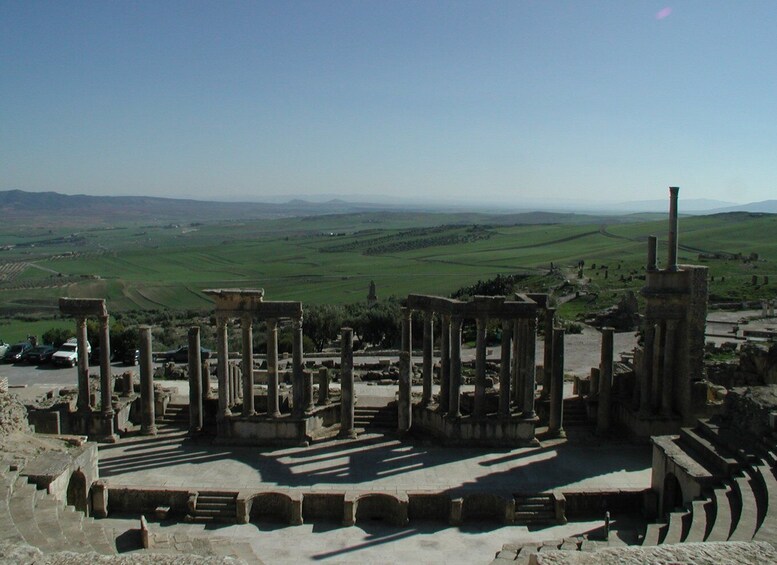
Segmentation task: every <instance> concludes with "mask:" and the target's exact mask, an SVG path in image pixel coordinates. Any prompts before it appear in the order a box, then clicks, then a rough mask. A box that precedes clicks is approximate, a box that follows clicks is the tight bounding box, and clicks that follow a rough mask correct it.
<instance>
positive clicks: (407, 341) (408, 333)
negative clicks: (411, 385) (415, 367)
mask: <svg viewBox="0 0 777 565" xmlns="http://www.w3.org/2000/svg"><path fill="white" fill-rule="evenodd" d="M400 311H401V312H402V345H401V350H402V351H407V352H408V353H410V364H411V365H410V367H411V370H412V363H413V324H412V321H413V311H412V310H411V309H410V308H404V307H402V308H400Z"/></svg>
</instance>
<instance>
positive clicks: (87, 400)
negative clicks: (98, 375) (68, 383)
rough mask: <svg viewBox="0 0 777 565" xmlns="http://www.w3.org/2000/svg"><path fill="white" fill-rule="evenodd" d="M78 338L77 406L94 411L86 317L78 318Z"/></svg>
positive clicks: (87, 410) (79, 409)
mask: <svg viewBox="0 0 777 565" xmlns="http://www.w3.org/2000/svg"><path fill="white" fill-rule="evenodd" d="M76 340H77V342H78V344H77V346H76V347H77V349H76V355H77V356H78V358H77V363H78V401H77V403H76V407H77V409H78V411H79V412H82V413H87V412H91V411H92V405H91V396H92V391H91V390H90V388H89V352H88V351H87V348H86V343H87V337H86V318H78V319H77V320H76Z"/></svg>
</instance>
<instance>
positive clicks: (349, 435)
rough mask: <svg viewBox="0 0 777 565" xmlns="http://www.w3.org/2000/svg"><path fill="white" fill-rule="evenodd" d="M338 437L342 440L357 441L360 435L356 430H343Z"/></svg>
mask: <svg viewBox="0 0 777 565" xmlns="http://www.w3.org/2000/svg"><path fill="white" fill-rule="evenodd" d="M337 437H338V438H340V439H356V438H357V437H359V435H358V434H357V433H356V430H341V431H340V433H339V434H337Z"/></svg>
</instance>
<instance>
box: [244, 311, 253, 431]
mask: <svg viewBox="0 0 777 565" xmlns="http://www.w3.org/2000/svg"><path fill="white" fill-rule="evenodd" d="M253 323H254V320H253V317H251V316H243V319H242V323H241V329H242V331H243V416H253V415H254V414H256V409H255V407H254V331H253Z"/></svg>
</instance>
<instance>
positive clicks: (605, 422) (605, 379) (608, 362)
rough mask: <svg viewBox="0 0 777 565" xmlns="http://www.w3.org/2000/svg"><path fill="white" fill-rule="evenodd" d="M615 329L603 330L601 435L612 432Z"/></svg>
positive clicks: (597, 420)
mask: <svg viewBox="0 0 777 565" xmlns="http://www.w3.org/2000/svg"><path fill="white" fill-rule="evenodd" d="M614 331H615V330H614V329H613V328H602V358H601V362H600V363H599V405H598V406H597V414H596V431H597V432H598V433H600V434H604V433H607V432H608V431H609V430H610V410H611V408H612V407H611V405H612V402H611V392H612V353H613V332H614Z"/></svg>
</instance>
